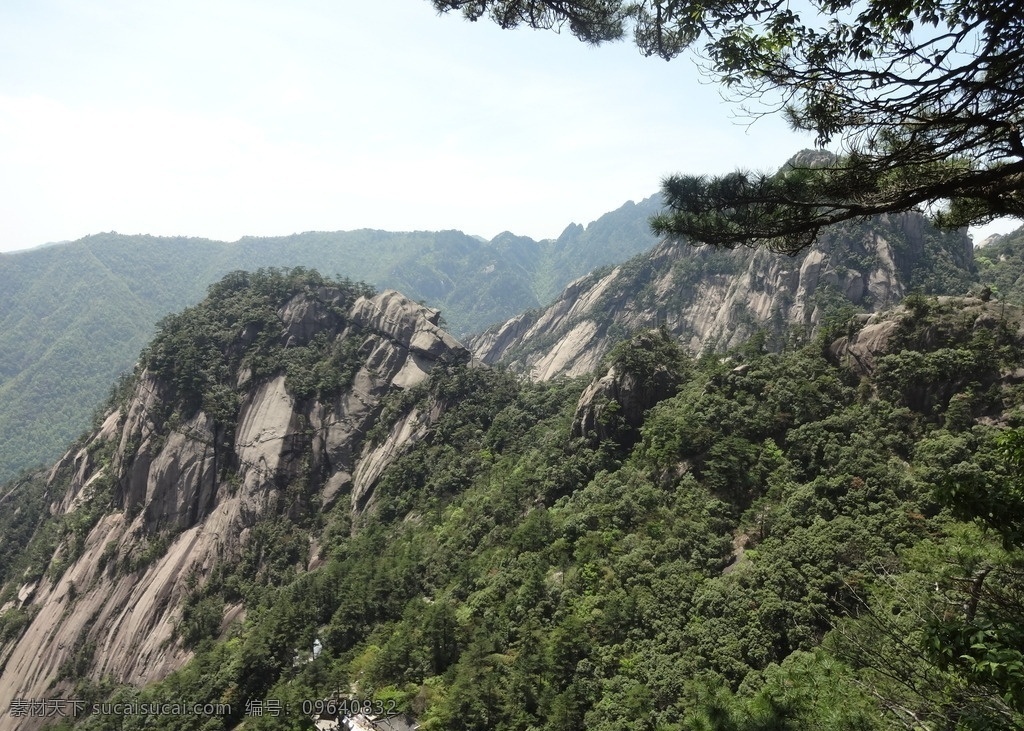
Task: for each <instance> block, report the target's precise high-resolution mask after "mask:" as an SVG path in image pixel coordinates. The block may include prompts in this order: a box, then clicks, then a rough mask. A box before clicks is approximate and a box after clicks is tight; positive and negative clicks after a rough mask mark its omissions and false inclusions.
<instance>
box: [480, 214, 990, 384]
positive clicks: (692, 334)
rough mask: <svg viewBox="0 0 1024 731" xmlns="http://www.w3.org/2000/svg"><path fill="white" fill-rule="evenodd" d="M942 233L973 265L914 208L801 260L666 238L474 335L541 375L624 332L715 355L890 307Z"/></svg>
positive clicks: (602, 348)
mask: <svg viewBox="0 0 1024 731" xmlns="http://www.w3.org/2000/svg"><path fill="white" fill-rule="evenodd" d="M928 236H930V237H932V239H933V240H934V239H936V237H940V236H945V239H943V240H942V246H943V247H944V248H943V249H942V251H943V252H944V254H943V256H944V257H946V258H947V259H948V260H949V263H948V266H949V267H952V268H959V270H960V271H962V272H967V271H968V270H969V269H970V267H971V266H972V258H971V257H972V253H971V248H970V239H969V238H968V237H967V236H966V235H963V234H961V233H949V234H939V233H937V232H935V231H934V230H931V229H929V228H928V224H927V222H926V221H925V219H924V218H923V217H922V216H920V215H919V214H913V213H908V214H900V215H893V216H882V217H879V218H877V219H873V220H872V221H869V222H866V223H863V224H856V225H854V224H849V225H846V226H844V227H838V228H836V229H832V230H830V231H829V232H828V233H827V234H826V235H823V236H822V238H821V239H820V240H819V241H818V243H817V244H815V246H814V247H812V248H811V249H809V250H808V251H806V252H804V253H803V254H802V255H800V256H797V257H790V256H786V255H782V254H774V253H771V252H768V251H765V250H762V249H758V250H750V249H745V248H740V249H735V250H720V249H714V248H712V247H707V246H689V245H687V244H685V243H679V242H669V241H666V242H662V243H661V244H659V245H658V246H657V247H655V248H654V249H653V250H651V251H650V252H649V253H648V254H644V255H641V256H639V257H636V258H634V259H632V260H630V261H629V262H627V263H625V264H622V265H619V266H617V267H615V268H614V269H611V270H610V271H604V272H600V273H596V274H594V275H590V276H587V277H583V278H581V279H579V280H577V281H575V282H573V283H572V284H571V285H569V287H567V288H566V290H565V291H564V292H563V293H562V295H560V296H559V298H558V299H557V300H556V301H555V302H553V303H552V304H551V305H550V306H549V307H548V308H547V309H545V310H541V311H535V312H532V313H527V314H525V315H520V316H519V317H517V318H513V319H512V320H509V321H507V322H505V323H503V324H501V325H498V326H495V327H494V328H492V329H490V330H488V331H487V332H485V333H483V334H481V335H479V336H477V337H475V338H473V339H472V340H471V341H470V347H471V348H472V349H473V352H474V353H475V355H476V356H477V357H478V358H480V359H481V360H482V361H483V362H485V363H496V362H502V363H504V364H506V365H509V366H510V367H512V368H514V369H516V370H519V371H521V372H523V373H526V374H528V375H529V376H530V378H532V379H534V380H538V381H543V380H548V379H550V378H553V377H556V376H559V375H568V376H575V375H581V374H584V373H587V372H590V371H592V370H593V369H594V368H595V367H596V365H597V364H598V363H599V362H600V360H601V358H602V357H604V355H605V354H607V353H608V352H609V351H610V350H611V348H612V346H613V345H614V344H615V343H616V342H619V341H621V340H622V339H623V338H625V337H628V336H629V334H630V333H632V332H636V331H639V330H642V329H645V328H656V327H665V328H667V330H668V331H669V332H670V333H672V335H673V336H674V337H676V338H677V339H678V341H679V342H680V343H681V344H683V345H684V346H685V347H686V348H687V349H689V350H690V351H691V352H694V353H697V352H702V351H707V350H723V349H728V348H731V347H735V346H738V345H740V344H741V343H743V342H745V341H746V340H747V339H749V338H750V337H751V336H752V335H753V334H755V333H758V332H763V333H766V334H768V335H769V337H770V338H771V339H773V340H774V341H776V342H783V341H785V340H787V339H791V338H794V337H797V338H805V339H806V338H809V337H811V336H813V334H814V333H815V332H816V331H817V330H818V328H820V326H821V325H822V324H823V323H824V321H825V318H826V317H827V316H828V315H829V313H832V312H835V311H836V308H837V306H839V305H840V304H842V303H846V304H847V305H849V306H852V307H854V308H857V309H860V310H862V311H865V312H868V313H871V312H879V311H882V310H885V309H887V308H890V307H892V306H894V305H896V304H898V303H899V302H900V300H902V298H903V297H904V296H905V295H906V293H907V291H908V287H909V285H910V283H911V281H913V280H914V278H915V277H920V276H921V274H920V271H921V267H922V266H924V264H922V262H923V261H925V259H926V258H927V257H925V253H924V248H925V245H926V239H927V237H928Z"/></svg>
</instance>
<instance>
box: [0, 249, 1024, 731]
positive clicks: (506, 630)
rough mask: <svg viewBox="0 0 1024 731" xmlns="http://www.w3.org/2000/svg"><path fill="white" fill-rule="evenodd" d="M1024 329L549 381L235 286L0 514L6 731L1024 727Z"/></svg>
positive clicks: (959, 315)
mask: <svg viewBox="0 0 1024 731" xmlns="http://www.w3.org/2000/svg"><path fill="white" fill-rule="evenodd" d="M858 271H861V270H858ZM871 271H874V270H873V269H872V270H871ZM914 271H917V270H914ZM868 273H869V274H870V271H869V272H868ZM861 274H862V275H863V272H861ZM850 277H851V280H852V278H853V277H854V275H853V274H851V275H850ZM867 283H868V284H870V277H869V278H868V279H867ZM1022 333H1024V312H1022V310H1021V308H1020V307H1017V306H1014V305H1012V304H1006V303H1003V302H997V301H984V300H983V299H981V298H951V297H940V298H933V297H926V296H923V295H919V294H916V295H913V296H911V297H908V298H906V300H905V301H904V303H903V304H902V305H900V306H899V307H896V308H894V309H890V310H886V311H884V312H879V313H876V314H873V315H871V316H868V317H855V318H851V319H849V320H847V321H846V322H844V323H843V327H842V329H841V332H838V331H837V333H836V337H835V339H832V338H831V337H825V336H828V331H826V330H823V331H821V335H820V336H819V337H817V338H815V339H814V340H812V341H810V342H804V343H803V344H800V345H797V344H795V343H794V342H793V341H789V340H787V341H786V342H785V343H783V345H782V347H781V350H780V352H777V353H775V352H772V353H767V352H764V349H763V348H762V347H760V343H758V342H757V341H756V340H755V341H754V345H755V346H756V347H751V346H750V345H749V343H747V344H743V345H742V346H741V347H740V348H739V349H735V350H732V351H731V352H729V353H727V354H721V353H711V352H708V353H707V354H705V355H704V356H702V357H700V358H694V357H692V356H691V355H688V354H687V353H686V352H685V351H684V350H683V349H681V348H680V347H679V345H678V344H677V341H676V339H675V338H674V337H672V336H671V335H670V334H669V333H668V332H667V330H665V329H660V330H651V331H646V332H641V333H639V334H637V335H636V336H634V337H633V338H629V339H624V340H623V341H621V342H620V343H619V344H617V345H616V346H615V347H613V348H612V349H611V350H610V352H609V353H608V355H607V357H606V358H605V359H603V360H602V361H601V363H600V364H599V367H598V368H597V369H596V370H595V371H594V372H593V373H590V374H587V375H585V376H582V377H580V378H575V379H569V378H560V379H551V380H549V381H547V382H543V383H534V382H530V381H529V380H527V379H521V378H518V377H516V376H515V375H514V374H512V373H510V372H508V371H507V370H505V369H496V368H490V367H487V366H485V365H483V364H481V363H480V362H479V361H477V360H474V359H473V358H472V357H471V356H470V353H469V351H468V350H467V349H466V348H464V347H463V346H461V345H460V344H459V343H458V342H457V341H456V340H455V339H454V338H452V336H451V335H449V334H448V333H446V332H445V330H444V329H443V328H442V327H441V326H440V320H439V317H438V314H437V312H436V311H435V310H431V309H429V308H426V307H424V306H422V305H418V304H416V303H415V302H413V301H411V300H410V299H409V298H407V297H405V296H403V295H401V294H399V293H398V292H395V291H385V292H382V293H379V294H377V293H374V292H372V291H370V290H369V289H367V288H366V287H364V286H360V285H354V284H352V283H350V282H344V281H333V280H330V279H327V278H324V277H321V276H319V275H316V274H315V273H313V272H309V271H290V272H280V271H270V272H262V273H256V274H245V273H235V274H231V275H229V276H228V277H226V278H225V279H223V280H222V281H221V282H219V283H218V284H216V285H215V286H213V287H212V288H211V289H210V292H209V295H208V297H207V299H205V300H204V301H203V302H202V303H200V304H199V305H197V306H195V307H193V308H189V309H187V310H185V311H184V312H182V313H180V314H177V315H174V316H172V317H170V318H167V319H165V320H164V321H163V322H162V324H161V326H160V328H159V331H158V333H157V336H156V338H155V339H154V340H153V341H152V342H151V343H150V344H149V345H148V346H147V347H146V348H145V350H144V352H143V353H142V356H141V357H140V359H139V366H138V368H137V370H136V371H135V372H134V374H133V375H132V376H131V377H130V378H129V379H126V380H124V381H122V382H121V384H120V388H119V390H118V392H116V393H115V394H114V395H113V397H112V399H111V401H110V402H109V404H108V406H107V408H106V409H105V410H104V412H103V416H102V423H100V424H99V426H98V427H97V428H96V429H94V430H91V431H89V432H88V433H86V434H85V435H83V437H82V438H81V439H80V440H79V441H78V442H77V443H75V444H74V445H73V446H72V447H71V449H70V450H68V452H67V453H66V454H65V456H64V457H62V458H61V459H60V460H58V461H57V463H56V464H55V465H54V466H53V467H52V468H50V469H49V470H45V471H41V472H38V473H35V474H32V475H26V476H23V477H22V478H19V480H17V481H15V482H13V483H9V484H7V485H6V486H5V487H4V488H2V489H0V504H2V506H3V509H2V510H0V536H3V537H4V540H3V543H0V584H2V586H0V668H2V671H0V708H3V709H5V713H6V716H5V719H4V721H5V724H6V725H5V728H11V729H12V731H22V729H36V728H40V727H41V726H42V725H43V724H44V723H48V722H49V723H51V724H54V725H53V728H56V729H58V731H68V730H69V729H77V730H78V731H114V730H115V729H120V730H121V731H123V730H124V729H127V728H146V727H156V728H166V729H189V730H191V729H197V730H202V731H213V730H214V729H217V730H218V731H219V730H221V729H240V728H244V729H245V731H262V730H265V729H293V728H310V727H311V726H312V724H313V717H314V716H319V717H320V718H319V722H320V725H321V727H328V726H329V725H330V723H331V720H330V719H328V718H327V717H328V716H333V722H336V721H337V719H338V717H339V716H342V717H349V718H358V721H359V723H360V724H363V725H364V726H366V727H369V724H370V723H371V719H370V718H368V716H373V717H376V722H377V723H380V724H384V723H385V721H384V720H383V719H382V718H381V716H383V715H384V714H385V713H386V712H387V711H392V712H395V713H399V712H400V713H402V714H408V717H407V718H406V717H403V718H402V722H403V723H406V722H408V720H409V719H413V720H415V722H417V723H419V724H420V727H421V728H422V729H423V730H424V731H438V730H440V729H444V730H446V731H470V730H471V729H494V731H513V730H514V729H527V728H534V729H542V730H543V731H556V730H558V729H566V728H578V729H593V730H595V731H611V729H621V728H650V729H667V730H670V731H682V730H683V729H695V728H703V729H716V730H717V729H721V730H724V729H739V730H741V731H753V730H754V729H764V728H816V729H821V730H822V731H840V730H841V729H850V728H858V729H870V730H871V731H881V730H882V729H890V728H907V727H924V728H932V727H934V728H942V727H947V728H953V727H956V725H957V724H961V723H962V722H965V719H967V720H968V721H969V722H970V724H972V727H974V728H998V729H1002V728H1005V729H1010V728H1020V727H1021V723H1022V721H1024V695H1022V694H1021V690H1022V687H1024V686H1022V684H1021V674H1020V669H1019V668H1020V665H1019V662H1020V661H1019V658H1020V647H1021V644H1020V642H1021V627H1022V626H1024V616H1022V613H1021V603H1020V602H1019V601H1018V600H1017V599H1018V598H1019V596H1020V595H1021V593H1022V591H1024V585H1022V581H1021V574H1020V566H1021V565H1024V529H1022V528H1021V526H1022V525H1024V498H1022V495H1024V491H1022V484H1021V483H1022V480H1021V478H1020V477H1019V470H1018V469H1017V467H1016V465H1019V463H1020V461H1019V460H1021V459H1024V449H1022V448H1021V446H1020V445H1021V444H1022V443H1024V430H1021V429H1019V428H1014V427H1019V426H1020V425H1021V424H1022V420H1021V416H1020V403H1021V401H1020V390H1021V385H1022V383H1024V367H1022V363H1024V336H1022ZM951 478H952V479H951ZM926 620H927V621H926ZM908 680H909V682H908ZM72 700H75V701H78V702H79V703H81V707H78V706H75V705H72ZM37 708H38V709H42V712H41V713H38V714H37V713H36V709H37ZM57 709H61V710H63V711H65V712H66V714H67V716H68V718H65V719H64V720H60V719H58V718H57V717H56V711H57ZM118 709H119V710H118ZM332 709H333V712H332ZM48 711H49V712H51V715H50V716H48V717H47V716H46V715H45V714H46V712H48ZM71 716H74V718H72V717H71ZM396 722H397V721H396ZM378 727H379V726H378ZM407 727H408V726H407Z"/></svg>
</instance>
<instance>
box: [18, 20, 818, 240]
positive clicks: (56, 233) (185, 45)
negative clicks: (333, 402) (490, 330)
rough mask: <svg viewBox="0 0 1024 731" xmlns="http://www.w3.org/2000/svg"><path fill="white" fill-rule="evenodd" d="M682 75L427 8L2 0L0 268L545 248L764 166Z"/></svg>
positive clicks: (771, 126) (760, 150) (774, 161)
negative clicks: (675, 194) (134, 246)
mask: <svg viewBox="0 0 1024 731" xmlns="http://www.w3.org/2000/svg"><path fill="white" fill-rule="evenodd" d="M735 115H736V107H735V106H734V105H731V104H729V103H727V102H724V101H723V100H722V99H721V98H720V95H719V90H718V88H717V87H716V86H714V85H713V84H709V83H707V82H706V81H705V80H702V79H701V78H700V76H699V75H698V73H697V71H696V69H695V67H694V65H693V63H692V62H691V61H690V60H688V59H686V58H681V59H678V60H676V61H673V62H671V63H666V62H664V61H661V60H659V59H649V58H644V57H642V56H641V55H640V54H639V53H638V52H637V51H636V49H635V48H634V47H633V46H631V45H629V44H627V43H620V44H614V45H605V46H601V47H597V48H594V47H589V46H586V45H583V44H581V43H579V42H578V41H576V40H575V39H574V38H573V37H572V36H570V35H568V34H567V33H566V34H562V35H558V34H555V33H551V32H541V31H531V30H528V29H520V30H517V31H514V32H509V31H502V30H500V29H499V28H497V27H496V26H494V25H493V24H491V23H489V22H487V23H485V22H479V23H467V22H465V21H464V20H462V19H461V18H460V17H459V16H457V15H449V16H440V17H439V16H437V15H436V14H435V12H434V11H433V9H432V7H431V5H430V4H429V2H427V0H289V1H288V2H282V0H274V1H273V2H264V1H263V0H202V1H201V2H194V1H193V0H174V1H173V2H172V1H170V0H159V1H158V0H154V1H153V2H139V1H138V0H4V1H3V4H2V7H0V251H9V250H13V249H21V248H27V247H31V246H36V245H39V244H43V243H47V242H51V241H59V240H66V239H76V238H80V237H82V236H84V235H87V234H90V233H97V232H100V231H111V230H115V231H119V232H121V233H151V234H158V235H187V236H204V237H209V238H215V239H224V240H235V239H237V238H239V237H240V236H243V235H279V234H289V233H293V232H298V231H309V230H340V229H354V228H364V227H369V228H380V229H388V230H413V229H431V230H432V229H444V228H457V229H461V230H463V231H465V232H467V233H471V234H479V235H482V236H485V237H488V238H490V237H492V236H494V235H495V234H497V233H499V232H501V231H504V230H510V231H513V232H515V233H517V234H522V235H527V236H532V237H534V238H538V239H539V238H547V237H554V236H557V235H558V234H559V233H560V232H561V231H562V229H563V228H564V227H565V226H566V225H567V224H569V223H570V222H580V223H587V222H589V221H591V220H593V219H594V218H596V217H597V216H599V215H601V214H602V213H604V212H606V211H609V210H612V209H614V208H617V207H618V206H620V205H621V204H622V203H624V202H625V201H627V200H630V199H632V200H639V199H640V198H643V197H646V196H648V195H651V194H652V193H654V192H656V191H657V190H658V187H659V183H660V180H661V178H662V177H663V176H665V175H667V174H670V173H675V172H688V173H722V172H728V171H731V170H734V169H736V168H737V167H746V168H754V169H775V168H776V167H778V166H779V165H781V164H782V163H783V162H784V161H785V160H786V158H787V157H789V156H790V155H791V154H792V153H794V152H796V151H797V150H799V149H801V148H802V147H808V146H810V139H809V138H808V137H806V136H803V135H797V134H795V133H792V132H790V131H789V130H787V129H786V127H785V125H784V123H783V122H782V121H781V120H780V119H778V118H771V119H762V120H760V121H758V122H757V123H755V124H754V125H753V126H750V127H748V125H747V122H746V121H745V120H741V119H737V118H736V117H735Z"/></svg>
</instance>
